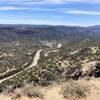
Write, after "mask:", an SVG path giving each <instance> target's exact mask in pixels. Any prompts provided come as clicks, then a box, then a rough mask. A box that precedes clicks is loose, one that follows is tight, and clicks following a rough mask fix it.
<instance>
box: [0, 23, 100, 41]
mask: <svg viewBox="0 0 100 100" xmlns="http://www.w3.org/2000/svg"><path fill="white" fill-rule="evenodd" d="M87 38H93V39H99V38H100V26H99V25H98V26H91V27H79V26H51V25H50V26H49V25H2V24H1V25H0V41H1V42H2V41H5V42H9V41H15V40H24V39H28V40H69V41H70V40H78V39H87Z"/></svg>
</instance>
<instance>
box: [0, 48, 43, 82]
mask: <svg viewBox="0 0 100 100" xmlns="http://www.w3.org/2000/svg"><path fill="white" fill-rule="evenodd" d="M41 51H43V50H38V51H37V52H36V54H35V56H34V58H33V62H32V64H31V65H30V66H28V67H27V68H25V69H23V70H21V71H20V72H18V73H15V74H13V75H11V76H8V77H6V78H4V79H1V80H0V83H2V82H4V81H6V80H8V79H10V78H13V77H15V76H17V75H19V74H21V73H22V72H23V71H26V70H28V69H30V68H32V67H34V66H36V65H37V64H38V61H39V59H40V53H41Z"/></svg>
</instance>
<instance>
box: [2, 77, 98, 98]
mask: <svg viewBox="0 0 100 100" xmlns="http://www.w3.org/2000/svg"><path fill="white" fill-rule="evenodd" d="M77 82H78V83H80V84H83V85H86V86H88V87H89V88H90V92H89V93H88V94H87V97H85V98H82V99H76V100H100V79H94V78H93V79H91V80H78V81H77ZM61 87H62V84H61V85H53V86H50V87H46V88H45V89H44V90H41V91H45V92H44V94H43V95H44V97H43V99H40V98H28V97H25V96H22V97H20V98H19V99H16V100H75V99H73V98H71V97H70V98H69V99H65V98H64V97H63V95H62V94H61V91H62V88H61ZM0 100H12V99H11V97H10V96H4V95H0Z"/></svg>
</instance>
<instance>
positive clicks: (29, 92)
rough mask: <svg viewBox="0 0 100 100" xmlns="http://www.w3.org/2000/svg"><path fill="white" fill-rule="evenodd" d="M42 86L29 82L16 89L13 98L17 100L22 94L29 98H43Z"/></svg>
mask: <svg viewBox="0 0 100 100" xmlns="http://www.w3.org/2000/svg"><path fill="white" fill-rule="evenodd" d="M41 89H42V88H41V87H40V86H36V85H33V84H27V85H25V86H24V87H22V88H17V89H15V90H14V92H13V94H14V95H12V100H17V99H18V98H20V97H21V96H26V97H29V98H41V99H43V93H42V91H41Z"/></svg>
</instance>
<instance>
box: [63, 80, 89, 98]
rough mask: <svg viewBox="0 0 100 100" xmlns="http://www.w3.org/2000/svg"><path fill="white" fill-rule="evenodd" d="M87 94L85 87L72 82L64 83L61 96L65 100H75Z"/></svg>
mask: <svg viewBox="0 0 100 100" xmlns="http://www.w3.org/2000/svg"><path fill="white" fill-rule="evenodd" d="M88 92H89V89H88V88H87V87H86V86H83V85H82V84H79V83H77V82H73V81H69V82H66V83H65V84H64V85H63V86H62V94H63V96H64V98H67V99H69V98H73V99H72V100H76V98H77V99H79V98H85V97H86V96H87V94H88Z"/></svg>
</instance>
